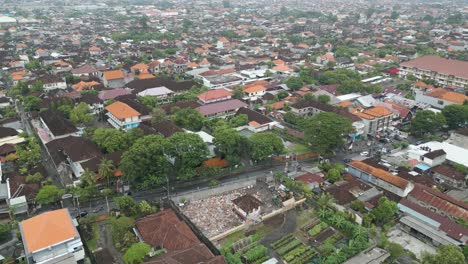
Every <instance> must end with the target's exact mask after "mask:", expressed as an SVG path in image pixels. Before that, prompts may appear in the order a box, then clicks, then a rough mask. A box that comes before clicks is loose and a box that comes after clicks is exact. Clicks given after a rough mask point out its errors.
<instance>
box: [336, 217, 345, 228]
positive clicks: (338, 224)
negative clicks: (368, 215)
mask: <svg viewBox="0 0 468 264" xmlns="http://www.w3.org/2000/svg"><path fill="white" fill-rule="evenodd" d="M344 221H345V219H344V218H343V217H342V216H341V215H337V216H336V217H335V218H334V223H335V226H336V227H337V228H341V227H343V224H344Z"/></svg>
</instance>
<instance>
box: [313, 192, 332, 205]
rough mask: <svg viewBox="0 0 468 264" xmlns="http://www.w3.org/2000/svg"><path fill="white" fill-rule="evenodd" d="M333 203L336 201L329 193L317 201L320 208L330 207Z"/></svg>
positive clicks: (322, 195)
mask: <svg viewBox="0 0 468 264" xmlns="http://www.w3.org/2000/svg"><path fill="white" fill-rule="evenodd" d="M333 202H334V199H333V197H332V196H331V194H329V193H322V194H321V195H320V197H319V198H318V200H317V204H318V205H319V207H320V208H325V207H330V205H331V204H332V203H333Z"/></svg>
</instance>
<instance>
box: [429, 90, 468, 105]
mask: <svg viewBox="0 0 468 264" xmlns="http://www.w3.org/2000/svg"><path fill="white" fill-rule="evenodd" d="M426 95H428V96H432V97H436V98H439V99H442V100H446V101H450V102H453V103H457V104H463V102H465V100H468V96H466V95H464V94H461V93H456V92H451V91H447V90H445V89H443V88H437V89H434V90H432V92H430V93H428V94H426Z"/></svg>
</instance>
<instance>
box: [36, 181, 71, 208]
mask: <svg viewBox="0 0 468 264" xmlns="http://www.w3.org/2000/svg"><path fill="white" fill-rule="evenodd" d="M64 193H65V191H64V190H62V189H59V188H58V187H57V186H55V185H46V186H44V187H42V188H41V189H40V190H39V192H38V193H37V195H36V198H35V200H36V202H37V203H39V204H43V205H45V204H52V203H55V202H57V201H59V200H60V199H61V197H62V195H63V194H64Z"/></svg>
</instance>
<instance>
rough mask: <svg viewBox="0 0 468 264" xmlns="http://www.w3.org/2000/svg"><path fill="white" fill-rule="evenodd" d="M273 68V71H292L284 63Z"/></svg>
mask: <svg viewBox="0 0 468 264" xmlns="http://www.w3.org/2000/svg"><path fill="white" fill-rule="evenodd" d="M273 70H275V71H292V69H291V68H289V66H288V65H284V64H283V65H278V66H275V67H273Z"/></svg>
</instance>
